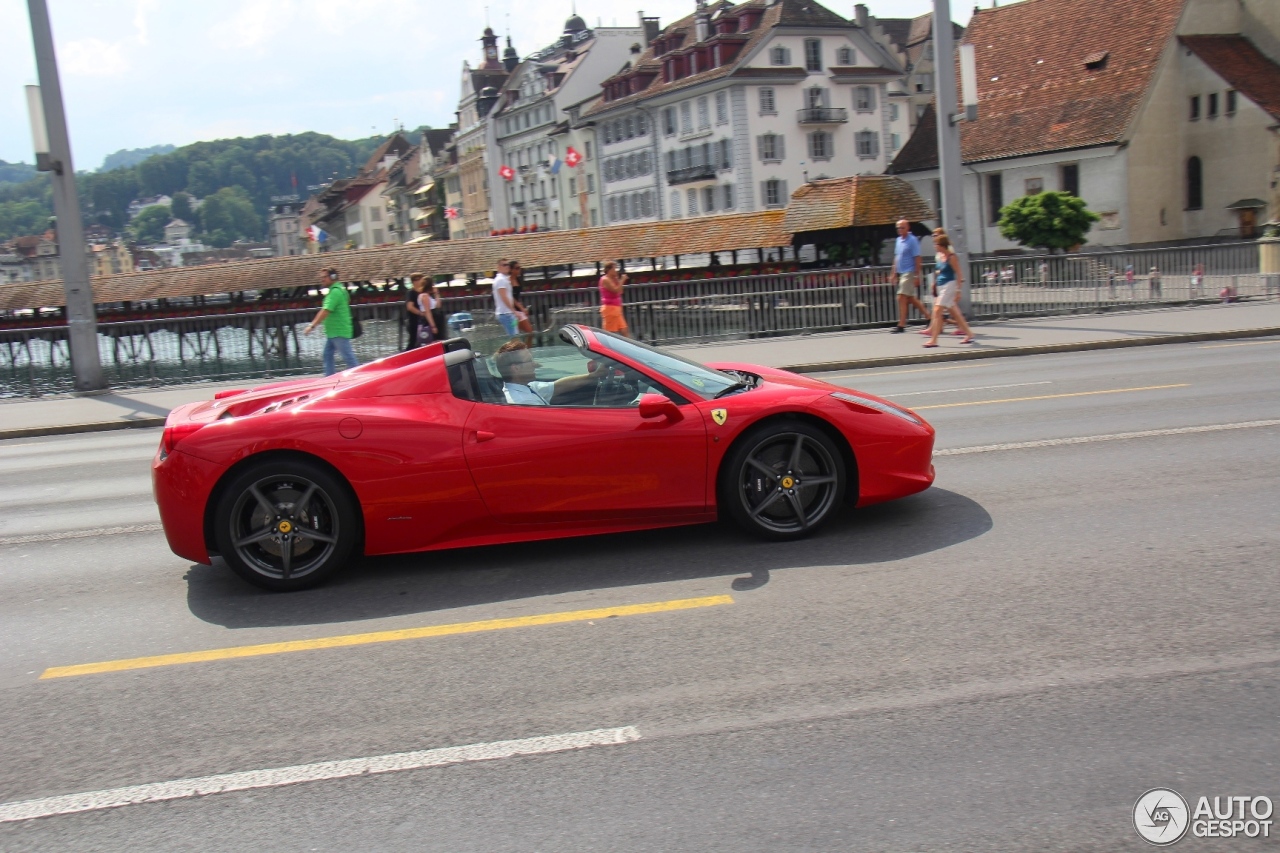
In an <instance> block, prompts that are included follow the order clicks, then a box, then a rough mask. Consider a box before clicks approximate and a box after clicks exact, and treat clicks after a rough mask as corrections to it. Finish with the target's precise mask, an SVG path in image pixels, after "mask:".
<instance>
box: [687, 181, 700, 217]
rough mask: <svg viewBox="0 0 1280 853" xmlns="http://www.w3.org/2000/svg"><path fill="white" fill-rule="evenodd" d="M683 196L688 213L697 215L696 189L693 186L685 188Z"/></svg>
mask: <svg viewBox="0 0 1280 853" xmlns="http://www.w3.org/2000/svg"><path fill="white" fill-rule="evenodd" d="M684 197H685V201H687V202H688V205H689V215H690V216H697V215H698V191H697V190H696V189H694V188H693V187H690V188H689V189H687V190H685V194H684Z"/></svg>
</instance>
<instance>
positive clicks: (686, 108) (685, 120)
mask: <svg viewBox="0 0 1280 853" xmlns="http://www.w3.org/2000/svg"><path fill="white" fill-rule="evenodd" d="M680 132H681V133H692V132H693V105H692V104H690V103H689V102H688V101H685V102H684V103H683V104H681V105H680Z"/></svg>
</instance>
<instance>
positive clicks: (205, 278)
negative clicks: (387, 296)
mask: <svg viewBox="0 0 1280 853" xmlns="http://www.w3.org/2000/svg"><path fill="white" fill-rule="evenodd" d="M784 215H785V211H782V210H765V211H760V212H757V213H739V214H732V215H728V216H704V217H701V218H698V219H692V220H689V219H676V220H670V221H666V222H643V223H637V224H633V225H615V226H610V227H606V228H587V229H582V230H578V231H547V232H544V233H540V234H519V235H511V236H506V237H482V238H477V239H473V240H447V241H444V242H440V243H420V244H416V245H412V246H391V247H387V248H382V249H364V250H355V251H348V252H327V253H325V254H323V255H294V256H292V257H283V258H270V259H267V260H261V261H248V262H245V263H230V264H220V265H217V266H212V267H174V268H169V269H161V270H151V271H147V272H137V273H129V274H125V275H113V276H105V277H101V278H95V279H94V280H93V296H94V301H95V302H99V303H100V302H119V301H123V300H126V299H130V300H138V299H155V298H158V297H175V296H195V295H207V294H214V293H228V292H235V291H241V290H259V289H265V288H270V287H308V286H311V285H313V284H314V283H315V278H316V271H317V270H318V269H320V268H322V267H329V266H334V267H337V268H338V270H339V271H340V272H341V274H342V277H343V278H344V279H346V280H349V281H381V280H383V279H387V278H398V277H402V276H407V275H410V274H411V273H415V272H426V273H433V274H452V273H472V272H488V271H491V270H493V268H494V267H495V265H496V264H497V261H498V258H501V257H509V258H518V259H519V260H520V262H521V264H522V265H524V266H525V267H526V268H528V267H540V266H552V265H556V264H567V263H577V264H587V263H594V262H596V261H600V260H605V259H607V258H648V257H661V256H664V255H674V254H682V255H683V254H696V253H700V252H708V251H725V252H727V251H732V250H734V249H755V248H773V247H779V246H789V245H790V244H791V235H790V234H789V233H788V232H787V231H786V230H785V229H784V228H783V225H782V220H783V216H784ZM62 304H64V298H63V292H62V282H61V281H39V282H22V283H16V284H4V285H0V309H9V310H13V309H19V308H36V307H53V306H60V305H62Z"/></svg>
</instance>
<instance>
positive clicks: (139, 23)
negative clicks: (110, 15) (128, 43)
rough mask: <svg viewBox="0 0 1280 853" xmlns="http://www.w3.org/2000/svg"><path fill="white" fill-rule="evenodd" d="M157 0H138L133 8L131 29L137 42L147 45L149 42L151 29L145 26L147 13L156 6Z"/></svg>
mask: <svg viewBox="0 0 1280 853" xmlns="http://www.w3.org/2000/svg"><path fill="white" fill-rule="evenodd" d="M157 2H158V0H138V5H136V6H135V7H134V9H133V29H134V34H135V35H134V38H136V39H137V41H138V44H140V45H147V44H150V43H151V31H150V28H149V27H148V26H147V15H148V13H149V12H151V10H152V9H154V8H155V7H156V3H157Z"/></svg>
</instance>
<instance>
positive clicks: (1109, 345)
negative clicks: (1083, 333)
mask: <svg viewBox="0 0 1280 853" xmlns="http://www.w3.org/2000/svg"><path fill="white" fill-rule="evenodd" d="M1273 335H1280V327H1275V326H1273V327H1270V328H1264V329H1232V330H1230V331H1225V332H1193V333H1187V334H1178V335H1160V336H1158V337H1151V338H1114V339H1111V340H1103V341H1083V342H1081V343H1074V344H1041V345H1039V346H1029V347H1007V348H1001V349H966V350H949V351H947V352H930V353H920V354H918V355H894V356H886V357H882V358H861V359H853V360H849V361H821V362H814V363H811V364H793V365H788V366H785V367H779V368H778V369H779V370H789V371H791V372H792V373H825V372H827V371H832V370H864V369H867V368H871V367H892V366H894V365H898V364H927V363H929V362H934V361H970V360H972V359H978V358H1007V357H1010V356H1016V355H1047V354H1049V353H1056V352H1084V351H1087V350H1099V349H1123V348H1125V347H1153V346H1162V345H1164V344H1189V343H1195V342H1197V341H1222V340H1231V339H1232V338H1266V337H1271V336H1273Z"/></svg>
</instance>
